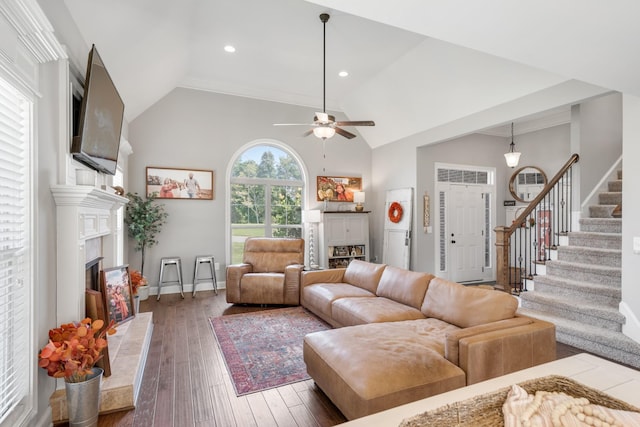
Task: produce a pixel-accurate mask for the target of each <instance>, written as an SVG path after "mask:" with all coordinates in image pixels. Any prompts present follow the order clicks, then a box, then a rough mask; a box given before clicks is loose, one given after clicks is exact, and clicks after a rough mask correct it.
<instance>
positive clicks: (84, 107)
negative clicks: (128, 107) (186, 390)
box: [71, 45, 124, 175]
mask: <svg viewBox="0 0 640 427" xmlns="http://www.w3.org/2000/svg"><path fill="white" fill-rule="evenodd" d="M123 117H124V103H123V102H122V98H120V95H119V94H118V90H117V89H116V87H115V85H114V84H113V80H111V76H109V73H108V72H107V69H106V68H105V66H104V63H103V62H102V59H101V58H100V55H99V54H98V50H97V49H96V47H95V45H93V46H92V48H91V51H90V52H89V61H88V64H87V74H86V78H85V84H84V96H83V97H82V103H81V107H80V117H79V120H78V126H77V128H78V135H77V136H74V137H73V141H72V144H71V154H72V155H73V158H74V159H76V160H77V161H79V162H80V163H83V164H85V165H87V166H89V167H90V168H93V169H95V170H97V171H99V172H103V173H106V174H109V175H115V173H116V166H117V164H118V151H119V149H120V133H121V131H122V120H123Z"/></svg>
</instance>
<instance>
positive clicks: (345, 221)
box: [320, 212, 369, 268]
mask: <svg viewBox="0 0 640 427" xmlns="http://www.w3.org/2000/svg"><path fill="white" fill-rule="evenodd" d="M354 259H360V260H363V261H369V214H368V212H323V213H322V222H321V223H320V265H321V266H322V267H323V268H339V267H346V266H347V265H349V263H350V262H351V261H352V260H354Z"/></svg>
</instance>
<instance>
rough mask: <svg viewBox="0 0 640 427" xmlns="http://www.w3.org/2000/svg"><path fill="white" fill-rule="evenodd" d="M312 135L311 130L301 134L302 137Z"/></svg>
mask: <svg viewBox="0 0 640 427" xmlns="http://www.w3.org/2000/svg"><path fill="white" fill-rule="evenodd" d="M312 133H313V129H309V130H308V131H306V132H305V133H303V134H302V136H303V137H304V136H309V135H311V134H312Z"/></svg>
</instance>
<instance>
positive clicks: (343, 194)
mask: <svg viewBox="0 0 640 427" xmlns="http://www.w3.org/2000/svg"><path fill="white" fill-rule="evenodd" d="M356 191H362V178H356V177H346V176H319V177H318V178H317V191H316V200H317V201H319V202H322V201H324V200H326V201H328V202H351V203H353V193H354V192H356Z"/></svg>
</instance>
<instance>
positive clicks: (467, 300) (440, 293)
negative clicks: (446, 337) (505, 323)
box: [420, 277, 518, 328]
mask: <svg viewBox="0 0 640 427" xmlns="http://www.w3.org/2000/svg"><path fill="white" fill-rule="evenodd" d="M517 308H518V300H517V299H516V298H515V297H514V296H512V295H509V294H507V293H505V292H499V291H493V290H489V289H480V288H476V287H474V286H464V285H461V284H459V283H455V282H450V281H448V280H445V279H441V278H439V277H436V278H434V279H432V280H431V282H430V283H429V288H428V290H427V294H426V296H425V298H424V303H423V304H422V308H421V309H420V310H421V311H422V312H423V313H424V315H425V316H427V317H435V318H436V319H440V320H444V321H445V322H448V323H451V324H454V325H456V326H459V327H461V328H468V327H471V326H476V325H481V324H484V323H489V322H496V321H498V320H504V319H510V318H512V317H514V316H515V313H516V309H517Z"/></svg>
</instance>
